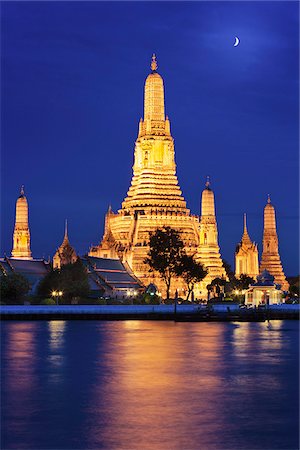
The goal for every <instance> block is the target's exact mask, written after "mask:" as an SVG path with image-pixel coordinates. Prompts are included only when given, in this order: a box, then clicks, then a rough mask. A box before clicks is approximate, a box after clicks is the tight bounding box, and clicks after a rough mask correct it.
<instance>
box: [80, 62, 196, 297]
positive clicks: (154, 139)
mask: <svg viewBox="0 0 300 450" xmlns="http://www.w3.org/2000/svg"><path fill="white" fill-rule="evenodd" d="M163 226H170V227H172V228H174V229H176V230H178V231H180V233H181V238H182V240H183V242H184V245H185V250H186V251H187V253H189V254H196V253H197V250H198V246H199V219H198V217H196V216H193V215H191V214H190V211H189V209H187V206H186V202H185V199H184V197H183V195H182V192H181V190H180V187H179V184H178V180H177V176H176V164H175V152H174V140H173V137H172V135H171V128H170V121H169V119H168V117H167V116H166V115H165V102H164V83H163V79H162V77H161V76H160V75H159V74H158V72H157V62H156V58H155V55H153V57H152V63H151V73H150V74H149V75H148V77H147V79H146V82H145V89H144V118H143V119H141V120H140V122H139V130H138V137H137V140H136V143H135V151H134V164H133V177H132V181H131V186H130V188H129V190H128V193H127V197H126V198H125V200H124V201H123V203H122V208H121V209H120V210H119V211H118V212H117V213H114V212H113V211H112V210H111V208H110V209H109V211H108V212H107V214H106V218H105V230H104V236H103V239H102V242H101V243H100V245H98V246H95V247H92V248H91V249H90V252H89V255H90V256H97V257H108V258H113V257H120V259H121V260H122V261H123V262H124V263H125V264H128V265H129V266H130V268H131V269H132V271H133V273H134V274H135V276H136V277H138V278H139V279H140V280H141V281H142V282H143V283H144V284H145V285H147V284H149V283H155V284H156V285H157V286H158V287H159V289H164V285H163V284H162V283H161V281H160V279H159V277H155V276H154V274H153V273H152V274H151V273H150V272H149V268H148V266H147V265H145V264H144V259H145V258H146V256H147V254H148V251H149V245H148V243H149V233H150V232H154V231H155V230H156V229H157V228H161V227H163ZM178 283H179V284H178ZM178 283H177V286H176V287H177V289H178V290H180V289H183V284H182V283H180V280H179V281H178ZM174 290H175V286H174ZM171 291H172V287H171Z"/></svg>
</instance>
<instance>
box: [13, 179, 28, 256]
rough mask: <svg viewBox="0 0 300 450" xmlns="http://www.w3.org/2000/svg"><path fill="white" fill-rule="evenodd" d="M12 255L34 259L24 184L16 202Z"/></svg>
mask: <svg viewBox="0 0 300 450" xmlns="http://www.w3.org/2000/svg"><path fill="white" fill-rule="evenodd" d="M11 256H12V257H13V258H17V259H32V257H31V250H30V231H29V225H28V203H27V199H26V197H25V193H24V186H22V187H21V192H20V196H19V198H18V200H17V203H16V221H15V229H14V236H13V250H12V252H11Z"/></svg>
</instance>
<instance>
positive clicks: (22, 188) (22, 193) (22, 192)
mask: <svg viewBox="0 0 300 450" xmlns="http://www.w3.org/2000/svg"><path fill="white" fill-rule="evenodd" d="M20 193H21V195H25V191H24V184H22V186H21V191H20Z"/></svg>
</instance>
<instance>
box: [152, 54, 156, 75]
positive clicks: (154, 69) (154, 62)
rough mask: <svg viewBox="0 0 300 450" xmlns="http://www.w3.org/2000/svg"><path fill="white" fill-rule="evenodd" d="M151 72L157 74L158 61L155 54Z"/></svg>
mask: <svg viewBox="0 0 300 450" xmlns="http://www.w3.org/2000/svg"><path fill="white" fill-rule="evenodd" d="M151 70H152V72H155V71H156V70H157V61H156V56H155V53H153V55H152V61H151Z"/></svg>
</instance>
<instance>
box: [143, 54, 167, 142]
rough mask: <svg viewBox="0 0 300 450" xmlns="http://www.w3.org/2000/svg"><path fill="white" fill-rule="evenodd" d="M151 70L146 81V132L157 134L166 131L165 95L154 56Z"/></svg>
mask: <svg viewBox="0 0 300 450" xmlns="http://www.w3.org/2000/svg"><path fill="white" fill-rule="evenodd" d="M151 70H152V73H150V74H149V75H148V77H147V79H146V82H145V93H144V132H145V133H146V134H157V132H160V133H163V132H164V131H165V96H164V82H163V79H162V77H161V76H160V75H159V74H158V73H157V72H156V70H157V61H156V57H155V55H153V56H152V62H151Z"/></svg>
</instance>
